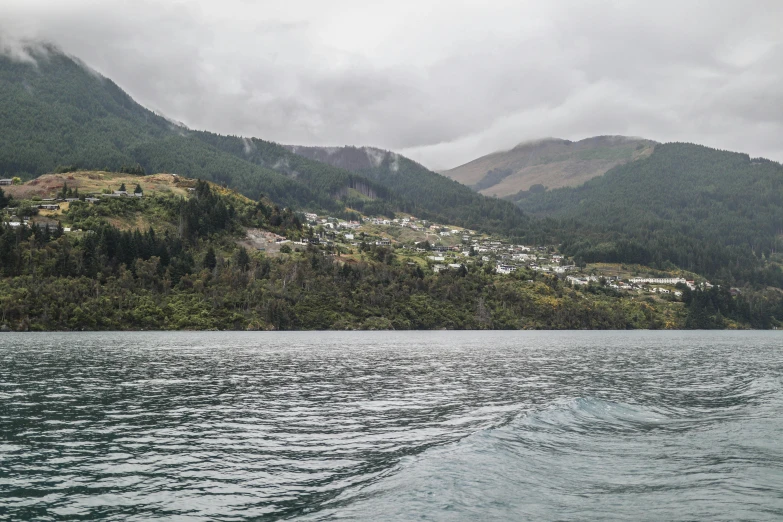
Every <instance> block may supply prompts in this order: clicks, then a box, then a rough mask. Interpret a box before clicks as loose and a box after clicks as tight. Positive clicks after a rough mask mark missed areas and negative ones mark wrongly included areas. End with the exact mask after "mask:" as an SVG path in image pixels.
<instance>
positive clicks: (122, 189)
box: [120, 183, 128, 192]
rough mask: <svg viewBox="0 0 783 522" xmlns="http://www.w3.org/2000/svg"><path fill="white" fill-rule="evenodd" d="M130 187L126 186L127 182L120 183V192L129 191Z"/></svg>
mask: <svg viewBox="0 0 783 522" xmlns="http://www.w3.org/2000/svg"><path fill="white" fill-rule="evenodd" d="M127 190H128V189H126V188H125V183H123V184H122V185H120V192H127Z"/></svg>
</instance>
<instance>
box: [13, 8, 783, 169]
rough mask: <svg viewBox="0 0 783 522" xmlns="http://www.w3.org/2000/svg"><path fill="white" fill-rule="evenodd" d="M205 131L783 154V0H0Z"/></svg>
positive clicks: (402, 142) (443, 151) (417, 149)
mask: <svg viewBox="0 0 783 522" xmlns="http://www.w3.org/2000/svg"><path fill="white" fill-rule="evenodd" d="M0 33H2V35H3V38H4V41H5V42H6V43H5V46H6V47H8V42H10V41H14V40H18V39H20V38H38V39H44V40H48V41H51V42H53V43H55V44H57V45H59V46H60V47H62V48H63V49H64V50H65V51H66V52H68V53H71V54H73V55H75V56H78V57H79V58H81V59H82V60H83V61H85V62H86V63H88V64H89V65H90V66H92V67H93V68H95V69H97V70H98V71H100V72H101V73H103V74H104V75H106V76H108V77H110V78H111V79H113V80H114V81H115V82H117V83H118V84H119V85H120V86H121V87H122V88H123V89H125V90H126V91H128V92H129V93H130V94H131V96H133V97H134V98H135V99H136V100H137V101H139V102H140V103H142V104H143V105H145V106H147V107H149V108H151V109H153V110H155V111H157V112H160V113H162V114H164V115H166V116H168V117H170V118H171V119H174V120H178V121H181V122H183V123H185V124H186V125H188V126H189V127H191V128H196V129H208V130H212V131H215V132H220V133H223V134H240V135H245V136H256V137H259V138H263V139H267V140H273V141H276V142H280V143H290V144H302V145H344V144H351V145H373V146H378V147H382V148H387V149H391V150H395V151H398V152H401V153H403V154H405V155H408V156H410V157H412V158H414V159H416V160H418V161H421V162H422V163H424V164H425V165H427V166H429V167H431V168H433V169H442V168H449V167H454V166H457V165H459V164H461V163H464V162H466V161H469V160H471V159H473V158H475V157H478V156H480V155H483V154H486V153H489V152H492V151H495V150H500V149H506V148H510V147H512V146H514V145H515V144H517V143H519V142H521V141H526V140H531V139H536V138H541V137H546V136H554V137H560V138H567V139H581V138H584V137H588V136H594V135H599V134H624V135H634V136H643V137H646V138H651V139H654V140H658V141H691V142H696V143H702V144H705V145H710V146H713V147H718V148H723V149H729V150H736V151H742V152H747V153H749V154H751V155H752V156H759V155H760V156H766V157H769V158H772V159H776V160H778V161H781V160H783V140H782V139H781V137H783V1H781V0H770V1H747V0H744V1H741V2H740V1H736V2H729V1H720V0H716V1H703V2H689V1H687V0H679V1H676V2H661V1H655V2H651V1H649V0H647V1H644V2H632V1H630V0H628V1H616V2H613V1H597V2H587V1H577V0H573V1H560V2H556V1H542V0H536V1H531V2H523V1H520V0H513V1H504V0H497V1H495V0H480V1H461V2H460V1H457V0H443V1H440V0H415V1H406V0H397V1H394V2H373V1H371V0H359V1H353V0H328V1H325V0H313V1H297V0H283V1H277V0H263V1H252V0H220V1H216V0H180V1H175V0H170V1H167V0H125V1H121V0H48V1H47V0H2V1H0Z"/></svg>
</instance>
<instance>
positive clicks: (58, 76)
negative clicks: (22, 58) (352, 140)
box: [0, 47, 406, 213]
mask: <svg viewBox="0 0 783 522" xmlns="http://www.w3.org/2000/svg"><path fill="white" fill-rule="evenodd" d="M31 53H32V55H33V56H34V58H35V59H36V62H35V63H29V62H16V61H13V60H11V59H9V58H8V57H4V56H0V176H2V177H11V176H20V177H21V178H22V179H30V178H32V177H35V176H38V175H41V174H43V173H46V172H53V171H56V170H69V169H76V168H78V169H91V168H92V169H104V170H113V171H118V170H122V169H137V170H139V171H147V172H174V173H178V174H182V175H185V176H193V177H198V178H202V179H207V180H210V181H215V182H218V183H223V184H226V185H227V186H230V187H232V188H235V189H237V190H239V191H240V192H242V193H244V194H246V195H248V196H249V197H251V198H256V197H258V196H259V195H261V194H266V195H269V196H270V197H271V198H272V199H274V201H276V202H277V203H280V204H283V205H292V206H297V207H308V208H313V209H324V210H330V211H338V212H339V211H340V210H341V209H343V208H344V207H345V206H346V204H348V205H351V206H353V207H354V208H357V209H358V210H367V211H368V212H373V213H391V212H392V211H393V210H398V209H401V207H404V206H405V205H406V202H404V201H402V200H401V198H399V197H398V196H396V195H395V194H392V193H390V192H389V191H387V190H385V189H384V188H383V187H381V186H378V185H376V184H374V183H373V182H372V181H370V180H366V179H363V178H361V176H358V175H356V174H353V173H350V172H347V171H344V170H340V169H335V168H333V167H329V166H328V165H323V164H319V163H317V162H314V161H310V160H306V159H304V158H300V157H297V156H295V155H294V154H291V153H290V152H288V151H287V150H285V149H284V148H283V147H281V146H279V145H275V144H272V143H268V142H264V141H262V140H258V139H254V140H244V139H241V138H233V137H223V136H217V135H214V134H211V133H208V132H194V131H190V130H189V129H187V128H185V127H182V126H181V125H177V124H173V123H171V122H169V121H167V120H166V119H164V118H162V117H160V116H158V115H156V114H154V113H153V112H151V111H149V110H147V109H145V108H144V107H142V106H140V105H139V104H137V103H136V102H135V101H133V99H131V98H130V97H129V96H128V95H127V94H126V93H125V92H123V91H122V90H121V89H120V88H119V87H118V86H117V85H115V84H114V83H113V82H112V81H111V80H109V79H107V78H104V77H102V76H100V75H99V74H97V73H95V72H93V71H90V70H89V69H88V68H87V67H86V66H85V65H83V64H81V63H78V61H76V60H75V59H73V58H71V57H68V56H66V55H64V54H62V53H61V52H59V51H58V50H57V49H54V48H47V47H42V48H36V49H31ZM246 151H247V153H246ZM251 151H255V152H254V153H253V154H250V152H251ZM353 195H364V196H370V197H354V198H352V197H351V196H353ZM338 200H339V202H338ZM398 207H400V208H398Z"/></svg>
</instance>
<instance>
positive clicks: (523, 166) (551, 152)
mask: <svg viewBox="0 0 783 522" xmlns="http://www.w3.org/2000/svg"><path fill="white" fill-rule="evenodd" d="M655 145H656V142H654V141H652V140H647V139H644V138H635V137H627V136H612V135H604V136H593V137H589V138H585V139H582V140H578V141H571V140H565V139H561V138H542V139H538V140H530V141H524V142H521V143H518V144H517V145H515V146H514V147H512V148H511V149H508V150H505V151H496V152H493V153H490V154H487V155H485V156H482V157H480V158H476V159H474V160H472V161H469V162H467V163H465V164H463V165H460V166H458V167H455V168H453V169H449V170H446V171H441V174H443V175H445V176H448V177H450V178H451V179H454V180H457V181H459V182H461V183H463V184H465V185H468V186H470V187H471V188H473V189H474V190H476V191H477V192H480V193H481V194H484V195H492V196H496V197H501V198H507V199H511V200H515V199H517V198H518V196H521V195H522V194H521V193H523V192H526V191H528V190H530V189H531V187H537V188H538V190H542V189H545V188H559V187H563V186H576V185H579V184H581V183H584V182H585V181H587V180H589V179H592V178H594V177H596V176H600V175H602V174H604V173H606V172H607V171H609V170H610V169H611V168H613V167H615V166H617V165H621V164H623V163H627V162H630V161H635V160H637V159H640V158H642V157H645V156H647V155H649V154H650V153H652V150H653V149H654V147H655ZM534 190H535V189H534Z"/></svg>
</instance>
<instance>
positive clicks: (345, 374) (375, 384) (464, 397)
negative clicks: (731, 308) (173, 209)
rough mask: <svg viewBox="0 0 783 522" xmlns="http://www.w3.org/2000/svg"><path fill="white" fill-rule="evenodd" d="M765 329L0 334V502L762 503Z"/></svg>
mask: <svg viewBox="0 0 783 522" xmlns="http://www.w3.org/2000/svg"><path fill="white" fill-rule="evenodd" d="M780 341H781V339H780V336H779V335H778V334H777V333H776V332H741V333H729V332H714V333H706V332H690V333H689V332H631V333H625V332H559V333H552V332H485V333H479V332H476V333H472V332H392V333H389V332H347V333H340V332H333V333H322V332H308V333H210V334H204V333H110V334H106V333H100V334H99V333H94V334H93V333H91V334H77V333H69V334H61V333H58V334H3V335H0V434H1V437H0V516H2V515H5V516H8V517H9V518H10V519H12V520H24V519H28V520H79V519H107V520H111V519H114V520H150V519H155V518H160V519H172V518H174V519H201V520H245V519H259V518H260V519H279V518H287V517H293V518H296V517H304V518H307V519H329V520H331V519H343V518H348V519H356V520H366V519H371V518H372V519H378V520H409V519H411V518H424V519H429V520H455V519H456V520H476V519H518V518H544V519H554V518H564V519H582V520H585V519H592V520H605V519H607V518H618V519H629V518H630V519H650V520H659V519H683V520H684V519H726V520H735V519H742V518H744V519H752V520H762V519H770V520H771V519H779V518H780V517H781V516H783V444H782V443H781V442H779V441H780V440H781V439H780V435H779V434H780V433H782V432H783V420H781V419H783V416H782V415H781V413H783V394H782V393H781V384H782V382H783V381H782V376H783V371H782V368H783V355H781V350H780V346H781V344H783V343H781V342H780Z"/></svg>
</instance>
